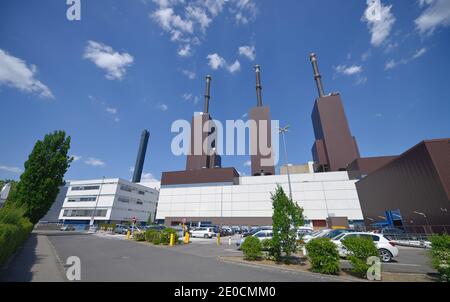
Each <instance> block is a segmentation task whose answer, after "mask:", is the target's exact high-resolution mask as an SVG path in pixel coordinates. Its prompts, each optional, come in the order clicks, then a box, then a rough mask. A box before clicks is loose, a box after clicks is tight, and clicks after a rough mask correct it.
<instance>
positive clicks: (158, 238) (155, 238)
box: [152, 231, 161, 245]
mask: <svg viewBox="0 0 450 302" xmlns="http://www.w3.org/2000/svg"><path fill="white" fill-rule="evenodd" d="M152 243H153V244H154V245H160V244H161V233H160V232H158V231H157V232H156V233H155V234H154V236H153V238H152Z"/></svg>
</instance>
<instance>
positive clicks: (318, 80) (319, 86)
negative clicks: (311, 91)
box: [309, 53, 325, 97]
mask: <svg viewBox="0 0 450 302" xmlns="http://www.w3.org/2000/svg"><path fill="white" fill-rule="evenodd" d="M309 59H310V60H311V63H312V67H313V70H314V80H315V81H316V85H317V91H318V92H319V97H324V96H325V93H324V91H323V85H322V76H321V75H320V73H319V66H317V56H316V54H315V53H311V54H310V55H309Z"/></svg>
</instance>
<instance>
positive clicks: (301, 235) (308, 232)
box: [297, 227, 313, 240]
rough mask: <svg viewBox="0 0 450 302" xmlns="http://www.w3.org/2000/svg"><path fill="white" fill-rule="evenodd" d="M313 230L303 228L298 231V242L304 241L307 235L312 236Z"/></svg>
mask: <svg viewBox="0 0 450 302" xmlns="http://www.w3.org/2000/svg"><path fill="white" fill-rule="evenodd" d="M312 233H313V229H312V228H310V227H301V228H299V229H298V230H297V240H300V239H303V238H304V237H305V236H307V235H311V234H312Z"/></svg>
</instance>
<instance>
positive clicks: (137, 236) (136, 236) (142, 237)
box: [133, 232, 145, 241]
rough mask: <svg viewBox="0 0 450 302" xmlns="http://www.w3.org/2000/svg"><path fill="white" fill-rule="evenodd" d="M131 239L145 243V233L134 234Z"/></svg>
mask: <svg viewBox="0 0 450 302" xmlns="http://www.w3.org/2000/svg"><path fill="white" fill-rule="evenodd" d="M133 239H134V240H135V241H145V233H144V232H134V233H133Z"/></svg>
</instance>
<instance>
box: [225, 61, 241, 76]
mask: <svg viewBox="0 0 450 302" xmlns="http://www.w3.org/2000/svg"><path fill="white" fill-rule="evenodd" d="M227 69H228V71H229V72H230V73H235V72H236V71H239V70H241V63H239V61H238V60H236V61H234V63H233V64H231V65H228V66H227Z"/></svg>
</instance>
